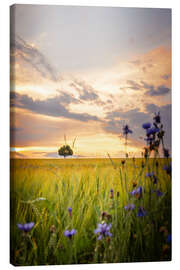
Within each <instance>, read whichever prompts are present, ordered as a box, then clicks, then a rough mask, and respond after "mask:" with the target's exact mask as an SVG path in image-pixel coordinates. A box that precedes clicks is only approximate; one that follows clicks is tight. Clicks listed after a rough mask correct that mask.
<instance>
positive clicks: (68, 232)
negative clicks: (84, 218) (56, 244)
mask: <svg viewBox="0 0 180 270" xmlns="http://www.w3.org/2000/svg"><path fill="white" fill-rule="evenodd" d="M75 234H76V230H75V229H72V230H71V231H68V230H65V232H64V235H65V236H66V237H68V238H69V239H72V237H73V235H75Z"/></svg>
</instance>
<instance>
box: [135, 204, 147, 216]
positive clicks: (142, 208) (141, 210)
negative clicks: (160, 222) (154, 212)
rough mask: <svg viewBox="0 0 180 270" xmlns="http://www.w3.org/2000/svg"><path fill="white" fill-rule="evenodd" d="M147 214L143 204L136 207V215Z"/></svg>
mask: <svg viewBox="0 0 180 270" xmlns="http://www.w3.org/2000/svg"><path fill="white" fill-rule="evenodd" d="M146 215H147V212H146V210H145V209H144V207H143V206H140V207H139V209H138V213H137V217H144V216H146Z"/></svg>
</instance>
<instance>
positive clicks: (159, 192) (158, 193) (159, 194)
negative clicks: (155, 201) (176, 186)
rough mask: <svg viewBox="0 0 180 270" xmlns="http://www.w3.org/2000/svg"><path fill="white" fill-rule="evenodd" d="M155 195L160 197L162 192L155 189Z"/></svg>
mask: <svg viewBox="0 0 180 270" xmlns="http://www.w3.org/2000/svg"><path fill="white" fill-rule="evenodd" d="M156 195H157V197H161V196H162V195H163V192H161V191H160V190H159V189H157V190H156Z"/></svg>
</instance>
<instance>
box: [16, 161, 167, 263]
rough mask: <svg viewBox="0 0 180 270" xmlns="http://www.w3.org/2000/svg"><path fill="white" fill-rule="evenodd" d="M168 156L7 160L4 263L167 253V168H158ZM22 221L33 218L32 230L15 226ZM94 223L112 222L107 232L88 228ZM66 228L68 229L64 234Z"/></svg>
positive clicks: (120, 259) (94, 260) (128, 257)
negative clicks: (7, 256) (8, 193)
mask: <svg viewBox="0 0 180 270" xmlns="http://www.w3.org/2000/svg"><path fill="white" fill-rule="evenodd" d="M169 163H170V159H165V158H162V159H147V160H146V159H130V158H129V159H128V158H127V159H126V161H125V164H123V162H122V160H121V159H112V160H111V159H108V158H107V159H59V160H53V159H51V160H50V159H49V160H48V159H46V160H11V263H12V264H14V265H51V264H78V263H80V264H81V263H110V262H112V263H117V262H135V261H159V260H170V259H171V176H170V173H169V171H168V170H164V169H163V167H164V165H166V166H168V165H169ZM152 171H153V172H154V174H151V175H150V174H149V176H147V175H146V174H147V173H150V172H152ZM139 187H142V190H141V188H139ZM133 190H134V192H132V191H133ZM130 192H132V193H130ZM126 206H127V207H126ZM27 222H34V223H35V225H34V227H33V228H32V230H30V231H29V232H23V231H22V230H20V229H19V228H18V226H17V224H19V223H21V224H24V223H27ZM100 223H101V224H108V226H109V225H110V224H112V227H111V225H110V226H109V227H108V229H107V231H106V232H108V233H105V232H102V234H101V232H100V231H99V230H97V231H95V229H96V228H97V227H98V224H100ZM72 229H75V230H76V233H75V234H74V235H72V236H70V235H69V237H68V236H67V235H65V234H64V232H65V231H66V230H69V231H71V230H72ZM95 232H96V233H95ZM111 234H112V235H111ZM99 236H100V237H99ZM101 236H102V238H101ZM99 238H101V239H99ZM98 239H99V240H98Z"/></svg>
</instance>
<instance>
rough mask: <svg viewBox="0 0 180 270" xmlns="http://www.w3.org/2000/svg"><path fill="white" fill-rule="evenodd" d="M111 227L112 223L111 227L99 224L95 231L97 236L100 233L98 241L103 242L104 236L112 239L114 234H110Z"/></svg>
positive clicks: (110, 225)
mask: <svg viewBox="0 0 180 270" xmlns="http://www.w3.org/2000/svg"><path fill="white" fill-rule="evenodd" d="M111 227H112V223H110V224H109V225H108V224H106V223H103V224H101V223H99V224H98V227H97V229H95V230H94V233H95V234H98V233H99V236H98V238H97V240H101V239H102V237H103V236H104V237H105V236H109V237H112V233H110V232H109V230H110V229H111Z"/></svg>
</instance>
